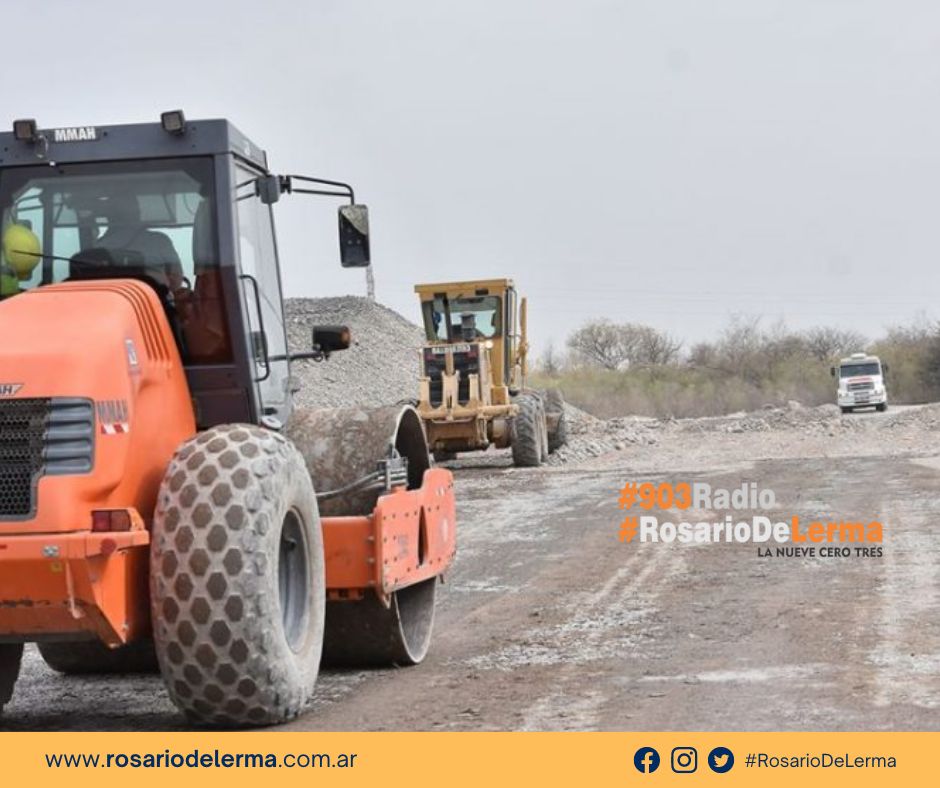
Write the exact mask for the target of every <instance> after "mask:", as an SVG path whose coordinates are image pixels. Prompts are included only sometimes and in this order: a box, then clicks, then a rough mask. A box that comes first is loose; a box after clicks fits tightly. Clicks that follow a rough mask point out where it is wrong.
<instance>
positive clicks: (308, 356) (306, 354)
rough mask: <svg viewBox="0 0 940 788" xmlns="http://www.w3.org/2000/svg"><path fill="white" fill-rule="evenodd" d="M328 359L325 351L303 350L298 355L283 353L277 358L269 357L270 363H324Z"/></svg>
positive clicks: (327, 353)
mask: <svg viewBox="0 0 940 788" xmlns="http://www.w3.org/2000/svg"><path fill="white" fill-rule="evenodd" d="M329 357H330V353H329V351H327V350H304V351H302V352H300V353H283V354H281V355H279V356H271V357H270V360H271V361H307V360H312V361H326V360H327V359H328V358H329Z"/></svg>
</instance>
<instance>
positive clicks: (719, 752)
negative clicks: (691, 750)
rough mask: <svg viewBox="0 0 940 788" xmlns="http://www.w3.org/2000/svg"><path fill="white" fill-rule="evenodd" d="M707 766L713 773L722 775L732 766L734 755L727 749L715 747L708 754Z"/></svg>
mask: <svg viewBox="0 0 940 788" xmlns="http://www.w3.org/2000/svg"><path fill="white" fill-rule="evenodd" d="M708 766H709V768H710V769H711V770H712V771H713V772H718V774H724V773H725V772H730V771H731V767H732V766H734V753H733V752H731V750H729V749H728V748H727V747H715V749H714V750H712V751H711V752H710V753H708Z"/></svg>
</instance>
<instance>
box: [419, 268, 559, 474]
mask: <svg viewBox="0 0 940 788" xmlns="http://www.w3.org/2000/svg"><path fill="white" fill-rule="evenodd" d="M415 292H416V293H417V294H418V298H419V300H420V302H421V315H422V320H423V323H424V330H425V334H426V343H425V345H424V347H423V348H422V349H421V380H420V390H419V399H418V406H417V407H418V414H419V415H420V416H421V420H422V421H423V422H424V426H425V431H426V432H427V436H428V443H429V445H430V447H431V449H432V451H433V452H434V456H435V458H436V459H438V460H447V459H451V458H452V457H453V456H454V455H455V454H456V453H457V452H462V451H475V450H482V449H486V448H488V447H489V446H494V447H496V448H506V447H511V448H512V456H513V461H514V463H515V464H516V465H518V466H523V467H535V466H538V465H541V464H542V462H544V460H545V459H546V458H547V456H548V454H549V452H553V451H555V450H556V449H557V448H559V447H560V446H562V445H563V444H564V443H565V439H566V425H565V414H564V402H563V400H562V397H561V393H560V392H559V391H557V390H549V391H535V390H533V389H530V388H528V386H527V378H528V351H529V342H528V335H527V320H526V317H527V302H526V299H525V298H522V299H520V298H519V296H518V294H517V292H516V288H515V285H514V284H513V282H512V280H510V279H485V280H477V281H469V282H447V283H442V284H422V285H417V286H415Z"/></svg>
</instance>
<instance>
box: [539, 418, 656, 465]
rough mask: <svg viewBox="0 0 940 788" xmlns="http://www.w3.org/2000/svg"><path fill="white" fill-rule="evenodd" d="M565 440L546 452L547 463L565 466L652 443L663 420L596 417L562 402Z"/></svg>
mask: <svg viewBox="0 0 940 788" xmlns="http://www.w3.org/2000/svg"><path fill="white" fill-rule="evenodd" d="M565 420H566V421H567V423H568V443H567V444H566V445H565V446H562V447H561V448H559V449H558V450H557V451H555V452H554V453H553V454H550V455H549V458H548V464H549V465H565V464H567V463H570V462H583V461H584V460H589V459H591V458H592V457H600V456H601V455H602V454H607V453H609V452H612V451H623V450H624V449H625V448H627V446H634V445H645V446H652V445H655V444H656V443H657V442H658V441H659V438H658V435H657V433H658V432H659V430H660V429H661V427H662V422H660V421H658V420H657V419H648V418H640V417H628V418H619V419H606V420H605V419H598V418H596V417H595V416H592V415H591V414H590V413H587V412H585V411H583V410H581V409H580V408H576V407H575V406H574V405H571V404H566V405H565Z"/></svg>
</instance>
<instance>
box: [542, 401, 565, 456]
mask: <svg viewBox="0 0 940 788" xmlns="http://www.w3.org/2000/svg"><path fill="white" fill-rule="evenodd" d="M542 401H543V403H544V404H545V420H546V422H547V424H548V450H549V452H552V453H554V452H556V451H558V449H560V448H561V447H562V446H564V445H565V444H566V443H567V442H568V422H567V421H566V420H565V398H564V397H563V396H562V394H561V392H560V391H559V390H558V389H546V391H545V394H544V397H543V398H542Z"/></svg>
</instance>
